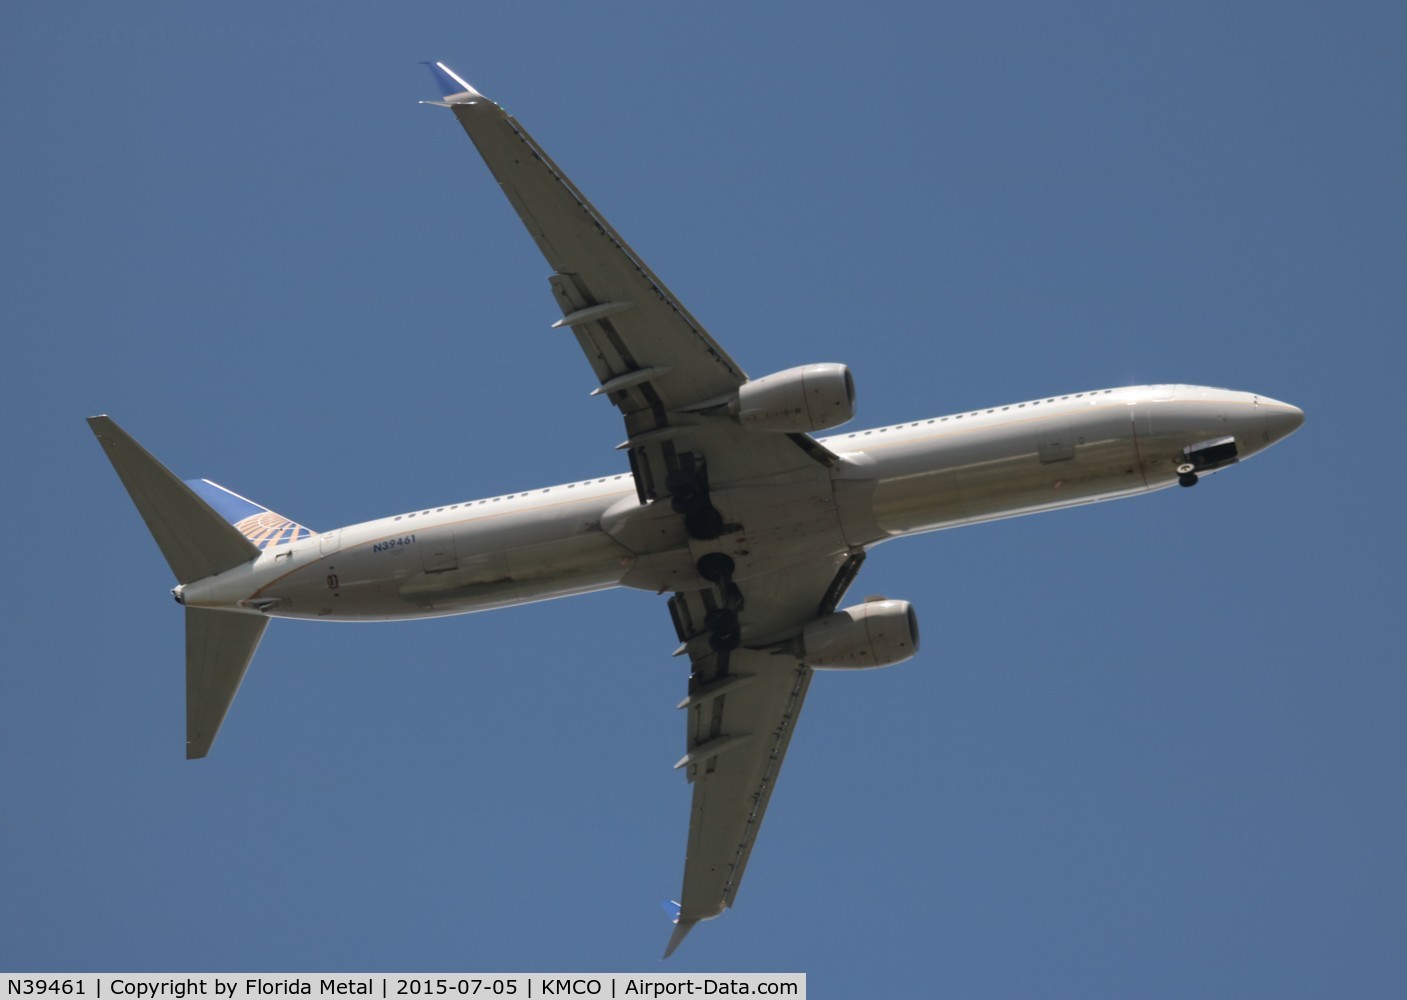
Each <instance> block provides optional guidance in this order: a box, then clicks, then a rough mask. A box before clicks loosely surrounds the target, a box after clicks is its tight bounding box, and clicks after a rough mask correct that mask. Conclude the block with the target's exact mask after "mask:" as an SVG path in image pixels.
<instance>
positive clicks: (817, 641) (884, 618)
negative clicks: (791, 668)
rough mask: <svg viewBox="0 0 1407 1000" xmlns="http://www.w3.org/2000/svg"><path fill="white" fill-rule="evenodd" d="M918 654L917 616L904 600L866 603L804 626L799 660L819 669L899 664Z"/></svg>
mask: <svg viewBox="0 0 1407 1000" xmlns="http://www.w3.org/2000/svg"><path fill="white" fill-rule="evenodd" d="M917 652H918V616H917V615H915V614H914V608H913V605H912V604H910V603H909V602H908V601H889V600H877V601H866V602H865V603H864V604H857V605H855V606H854V607H850V608H843V609H841V610H840V611H837V612H836V613H835V614H833V615H826V617H824V618H818V619H817V620H816V621H814V622H812V623H811V624H810V625H807V626H806V628H805V629H803V630H802V632H801V659H802V662H804V663H806V664H807V665H808V666H812V667H816V668H817V669H820V670H856V669H858V670H864V669H868V668H870V667H887V666H889V665H890V664H893V663H903V662H904V661H905V660H907V659H909V658H910V657H912V656H913V655H914V654H915V653H917Z"/></svg>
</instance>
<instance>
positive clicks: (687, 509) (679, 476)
mask: <svg viewBox="0 0 1407 1000" xmlns="http://www.w3.org/2000/svg"><path fill="white" fill-rule="evenodd" d="M664 484H665V487H666V488H667V489H668V490H669V495H670V497H669V505H670V506H671V507H672V508H674V512H675V513H676V514H683V515H684V528H685V529H686V530H687V531H688V532H689V537H690V538H697V539H698V540H699V541H702V542H708V541H712V540H713V539H715V538H717V537H718V536H719V535H721V534H723V529H724V527H725V525H724V523H723V515H722V514H720V513H718V508H716V507H714V506H713V504H712V502H710V500H709V498H708V482H707V480H705V479H704V477H703V475H702V474H700V473H699V472H695V471H684V470H682V469H681V470H680V471H678V472H671V473H670V474H669V477H668V478H667V479H665V483H664Z"/></svg>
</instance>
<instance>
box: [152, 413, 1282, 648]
mask: <svg viewBox="0 0 1407 1000" xmlns="http://www.w3.org/2000/svg"><path fill="white" fill-rule="evenodd" d="M1301 420H1302V414H1301V413H1300V411H1299V410H1297V409H1296V408H1294V407H1292V406H1288V405H1287V404H1284V403H1280V402H1278V401H1276V400H1273V399H1269V398H1267V397H1264V396H1256V395H1254V394H1251V393H1245V392H1235V391H1231V390H1223V389H1209V388H1204V387H1200V386H1182V385H1178V386H1173V385H1164V386H1135V387H1129V388H1122V389H1105V390H1098V391H1094V392H1082V393H1076V394H1072V395H1068V396H1059V397H1051V398H1047V399H1039V400H1032V401H1029V402H1025V403H1013V404H1010V405H1007V406H997V407H991V408H988V409H983V410H976V411H973V412H970V413H961V414H954V415H951V416H947V417H935V418H933V419H929V420H920V421H915V422H913V423H905V424H897V425H894V426H889V427H879V428H873V429H871V430H860V431H854V432H852V433H845V434H837V435H833V436H831V437H828V438H824V439H822V443H823V444H824V445H825V446H826V447H827V448H828V449H830V450H831V451H832V452H834V453H835V454H836V455H838V456H839V458H840V462H839V463H837V464H836V465H835V466H834V467H833V468H832V469H831V470H830V471H829V480H830V481H829V484H828V485H826V486H824V488H823V493H824V495H822V496H818V495H817V494H816V491H815V489H814V488H811V489H809V490H808V493H807V503H808V504H809V506H810V507H811V508H815V509H816V510H819V511H821V513H819V514H817V513H815V512H814V511H802V512H801V513H799V514H798V515H797V516H796V517H795V522H794V525H793V524H792V523H791V522H790V521H788V522H787V523H786V524H785V525H783V526H784V527H788V528H789V529H790V530H789V531H785V532H783V531H776V530H773V531H772V532H771V535H770V536H769V537H771V538H775V539H782V538H783V537H784V536H785V538H786V541H777V542H775V543H770V544H772V547H771V548H769V547H768V544H769V543H766V542H763V543H761V546H760V551H757V552H755V553H754V555H755V556H756V558H755V559H754V563H757V564H759V565H763V564H767V563H768V561H769V560H770V561H771V565H772V567H773V568H775V565H776V564H777V561H778V560H785V559H786V558H789V557H790V554H791V553H792V552H801V551H809V552H815V551H821V552H825V551H837V550H848V551H852V552H854V551H861V550H863V549H865V548H868V547H870V546H873V545H875V544H878V543H879V542H882V541H885V540H887V539H889V538H894V537H898V536H900V535H908V534H915V533H918V532H925V531H935V530H938V529H942V528H951V527H956V526H958V525H963V524H971V523H975V522H978V521H987V520H993V519H997V518H1004V517H1014V516H1017V515H1020V514H1029V513H1035V512H1037V511H1044V510H1053V509H1055V508H1058V507H1068V506H1073V505H1076V504H1086V503H1093V502H1095V501H1099V500H1110V499H1114V498H1117V497H1124V496H1131V495H1134V494H1138V493H1146V492H1149V491H1152V490H1157V489H1162V488H1164V487H1167V486H1171V485H1173V484H1175V483H1176V482H1177V481H1178V467H1179V465H1183V464H1184V463H1185V462H1186V461H1187V454H1186V452H1187V449H1189V448H1194V447H1196V446H1198V445H1199V444H1202V443H1205V442H1209V441H1217V440H1223V439H1226V438H1234V440H1235V445H1236V449H1235V457H1236V459H1244V458H1246V457H1248V456H1249V455H1252V454H1254V453H1256V452H1257V451H1260V450H1262V449H1263V448H1265V447H1267V446H1268V445H1270V444H1272V443H1274V442H1275V441H1277V440H1279V439H1280V438H1282V437H1284V436H1286V435H1287V434H1289V433H1290V432H1292V431H1293V430H1294V429H1295V428H1296V427H1298V426H1299V424H1300V422H1301ZM759 433H762V432H759ZM1200 471H1203V472H1208V471H1215V467H1212V468H1207V469H1203V470H1200ZM789 490H791V491H794V490H795V487H794V486H791V485H788V484H780V483H778V484H773V483H771V482H759V483H758V484H757V485H756V486H753V487H749V486H747V485H744V486H743V487H742V488H734V489H731V490H730V491H729V494H728V495H725V496H720V497H718V498H715V503H717V504H718V506H719V507H720V509H722V510H723V513H724V514H725V515H727V516H728V518H729V519H730V520H731V521H736V522H738V523H740V524H742V525H747V524H749V523H750V522H751V521H753V520H754V518H753V516H752V515H753V513H754V512H756V519H757V520H766V519H767V518H771V519H772V521H776V520H777V517H778V515H777V513H776V512H777V511H778V510H781V511H790V510H793V509H798V507H799V505H789V501H788V499H787V497H788V493H787V491H789ZM667 508H668V503H667V502H666V503H664V504H663V505H661V504H647V505H641V504H640V503H639V501H638V498H637V494H636V489H635V484H634V482H633V480H632V478H631V477H630V476H629V475H628V474H619V475H611V476H605V477H602V478H599V479H591V480H586V481H584V482H578V483H568V484H565V485H561V486H550V487H546V488H541V489H535V490H528V491H525V492H522V493H515V494H510V495H508V496H502V497H492V498H487V499H483V500H472V501H467V502H462V503H456V504H449V505H445V506H442V507H435V508H430V509H426V510H419V511H414V512H411V513H406V514H398V515H395V516H393V517H385V518H381V519H379V520H375V521H367V522H364V523H361V524H354V525H350V526H348V527H345V528H341V529H338V530H335V531H329V532H325V533H322V534H320V535H316V536H313V537H310V538H305V539H301V540H299V541H295V542H288V543H285V544H282V545H277V546H272V547H270V548H268V549H265V550H264V552H263V553H262V554H261V555H260V556H259V558H258V559H256V560H254V561H253V562H252V563H249V564H247V565H245V566H241V567H239V568H237V569H233V570H230V571H228V572H225V573H221V574H219V575H218V576H214V577H209V578H207V579H205V580H200V581H198V582H196V583H192V584H187V585H186V586H184V587H181V588H177V597H178V599H180V600H181V601H182V602H183V603H184V604H186V605H188V606H194V607H210V608H224V609H232V610H242V611H247V612H250V613H255V614H267V615H271V616H277V617H288V618H324V619H329V620H343V621H353V620H356V621H373V620H388V619H398V618H419V617H430V616H438V615H450V614H463V613H467V612H473V611H484V610H488V609H491V608H499V607H506V606H509V605H514V604H526V603H529V602H532V601H541V600H547V599H549V598H555V597H565V596H568V595H570V594H580V593H586V592H589V591H593V590H601V589H605V588H608V587H615V586H629V587H636V588H640V589H645V590H652V591H660V592H664V591H670V590H677V589H687V588H688V587H690V586H705V585H706V584H705V583H704V581H702V580H701V579H699V578H697V577H696V576H694V575H693V574H694V570H693V566H694V563H695V560H696V557H697V555H698V553H699V550H700V548H699V544H698V543H696V542H691V541H690V540H689V539H688V538H687V537H686V536H685V534H684V532H683V530H682V526H679V527H676V526H677V525H678V522H680V520H681V519H680V518H679V517H678V516H677V515H673V514H672V512H670V511H668V509H667ZM786 516H790V515H786ZM645 521H649V522H651V523H652V524H654V525H659V526H662V527H661V529H660V530H649V531H642V530H639V529H640V527H641V524H642V522H645ZM642 539H648V541H645V542H642V541H641V540H642ZM753 548H754V549H758V548H759V544H758V543H756V542H755V543H754V545H753ZM759 560H760V562H759ZM740 575H741V576H745V575H746V568H745V567H744V568H743V569H742V570H741V571H740Z"/></svg>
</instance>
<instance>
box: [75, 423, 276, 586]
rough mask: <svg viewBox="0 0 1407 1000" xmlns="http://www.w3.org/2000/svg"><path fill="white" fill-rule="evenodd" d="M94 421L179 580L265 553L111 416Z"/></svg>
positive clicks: (96, 431) (230, 566) (211, 572)
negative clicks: (119, 425) (260, 552)
mask: <svg viewBox="0 0 1407 1000" xmlns="http://www.w3.org/2000/svg"><path fill="white" fill-rule="evenodd" d="M88 426H89V427H91V428H92V429H93V433H94V434H95V435H97V438H98V441H99V443H101V444H102V446H103V450H104V451H106V452H107V457H108V460H109V461H110V462H112V467H113V468H114V469H116V470H117V475H118V478H120V479H121V480H122V485H123V486H125V487H127V493H128V494H129V495H130V496H131V497H132V502H133V503H135V504H136V505H137V511H138V512H139V513H140V514H141V515H142V520H143V521H145V522H146V523H147V528H148V529H149V530H150V531H151V534H152V537H153V538H155V539H156V544H157V546H158V547H159V548H160V549H161V554H162V555H163V556H165V557H166V561H167V563H169V564H170V566H171V572H173V573H175V574H176V579H177V580H178V581H179V582H181V583H192V582H194V581H196V580H203V579H204V578H205V577H207V576H214V575H215V574H216V573H223V572H224V571H225V570H227V569H233V568H234V567H236V566H240V565H243V564H244V563H247V562H249V561H250V560H251V559H253V558H255V557H256V556H258V555H259V549H258V548H257V547H256V546H255V545H254V543H253V542H251V541H250V540H249V539H248V538H246V537H245V536H244V535H243V534H241V533H240V531H239V530H238V529H236V528H235V527H234V525H232V524H230V523H229V522H228V521H227V520H225V519H224V518H223V517H221V516H220V515H219V514H217V513H216V512H215V511H214V509H212V508H211V506H210V505H209V504H208V503H206V502H205V501H204V500H202V499H201V498H200V497H199V496H197V495H196V493H195V491H194V490H192V489H191V488H190V487H189V486H187V485H186V484H185V483H183V482H181V481H180V480H179V479H177V478H176V477H175V475H173V474H172V473H171V471H170V470H169V469H167V468H166V466H164V465H162V464H161V463H160V462H158V461H157V460H156V459H155V458H153V457H152V456H151V454H150V453H149V452H148V451H147V450H146V449H145V448H143V447H142V446H141V445H139V444H138V443H137V442H136V441H134V440H133V439H132V437H131V435H129V434H128V433H127V432H126V431H124V430H123V429H122V428H121V427H118V426H117V424H116V423H114V422H113V421H112V419H111V418H109V417H105V416H103V417H89V418H88Z"/></svg>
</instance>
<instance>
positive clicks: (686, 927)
mask: <svg viewBox="0 0 1407 1000" xmlns="http://www.w3.org/2000/svg"><path fill="white" fill-rule="evenodd" d="M697 923H698V921H697V920H676V921H675V922H674V933H673V934H671V935H670V936H669V944H668V945H666V946H665V949H664V958H668V957H669V956H670V955H673V954H674V949H675V948H678V947H679V943H680V942H681V941H683V940H684V939H685V938H686V937H688V936H689V932H690V931H691V930H693V929H694V925H695V924H697ZM661 961H663V959H661Z"/></svg>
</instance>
